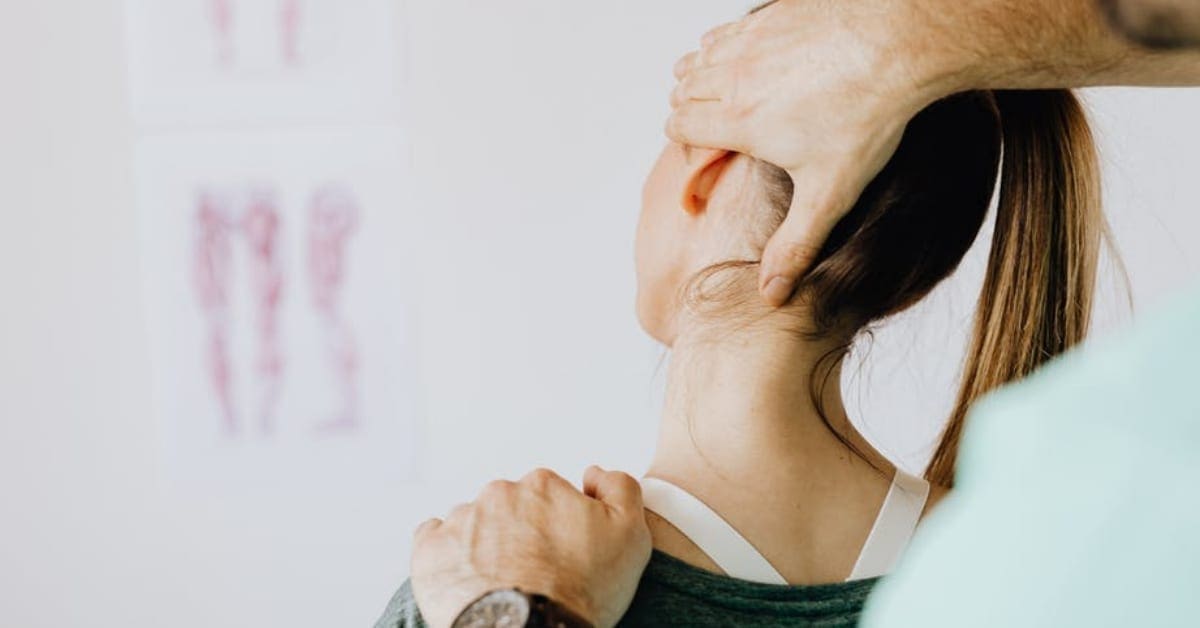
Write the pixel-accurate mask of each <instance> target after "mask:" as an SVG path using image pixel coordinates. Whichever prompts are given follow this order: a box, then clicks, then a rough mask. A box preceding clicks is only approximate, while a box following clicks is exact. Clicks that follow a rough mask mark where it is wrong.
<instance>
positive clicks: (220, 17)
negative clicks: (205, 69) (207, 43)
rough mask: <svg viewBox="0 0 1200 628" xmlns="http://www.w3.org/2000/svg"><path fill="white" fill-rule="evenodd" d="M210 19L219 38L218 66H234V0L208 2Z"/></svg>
mask: <svg viewBox="0 0 1200 628" xmlns="http://www.w3.org/2000/svg"><path fill="white" fill-rule="evenodd" d="M208 12H209V19H211V20H212V24H213V30H214V31H216V36H217V37H216V38H217V64H218V65H220V66H221V67H225V68H227V67H229V66H230V65H232V64H233V0H208Z"/></svg>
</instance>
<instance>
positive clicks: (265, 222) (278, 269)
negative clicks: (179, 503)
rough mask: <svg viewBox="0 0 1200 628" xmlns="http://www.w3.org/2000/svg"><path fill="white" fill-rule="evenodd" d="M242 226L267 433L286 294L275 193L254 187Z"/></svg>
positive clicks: (280, 363) (279, 371)
mask: <svg viewBox="0 0 1200 628" xmlns="http://www.w3.org/2000/svg"><path fill="white" fill-rule="evenodd" d="M241 230H242V234H243V235H244V237H245V238H246V243H247V244H248V245H249V250H250V260H249V263H250V280H251V288H252V293H253V296H252V299H253V307H254V318H255V322H254V329H255V332H256V333H255V336H256V355H255V363H254V373H255V376H256V384H257V386H256V394H257V398H256V405H257V408H256V409H257V414H258V417H257V418H258V421H259V427H260V428H261V429H262V431H263V433H264V434H270V433H272V432H273V431H274V428H275V406H276V404H277V402H278V399H279V392H280V388H281V385H282V381H283V367H284V359H283V354H282V350H281V348H280V341H279V307H280V303H281V299H282V296H283V280H284V277H283V262H282V259H281V257H280V218H279V209H278V206H277V204H276V201H275V195H274V193H273V192H272V191H271V190H270V189H269V188H265V187H256V188H252V189H251V190H250V191H249V196H248V198H247V201H246V206H245V209H244V211H243V214H242V217H241Z"/></svg>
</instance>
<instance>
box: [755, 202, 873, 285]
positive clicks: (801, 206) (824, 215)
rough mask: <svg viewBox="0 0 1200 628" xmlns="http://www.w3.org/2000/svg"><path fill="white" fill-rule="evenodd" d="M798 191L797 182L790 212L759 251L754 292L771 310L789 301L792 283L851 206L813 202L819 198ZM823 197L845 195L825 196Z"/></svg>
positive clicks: (802, 272) (806, 268)
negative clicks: (756, 290)
mask: <svg viewBox="0 0 1200 628" xmlns="http://www.w3.org/2000/svg"><path fill="white" fill-rule="evenodd" d="M802 189H804V188H803V187H802V184H801V182H800V181H797V182H796V184H795V190H796V193H795V194H794V195H793V197H792V206H791V209H789V210H788V213H787V216H786V217H785V218H784V220H783V224H782V225H779V228H778V229H777V230H776V231H775V234H774V235H772V236H771V239H770V240H768V241H767V247H766V249H765V250H764V251H763V259H762V266H761V267H760V269H759V277H758V290H759V293H761V294H762V296H763V298H764V299H766V300H767V302H768V303H769V304H771V305H772V306H774V307H779V306H781V305H784V304H786V303H787V302H788V301H790V300H791V298H792V294H793V293H794V292H795V290H796V284H797V283H798V282H799V281H800V278H801V277H803V276H804V274H805V273H806V272H808V270H809V268H810V267H811V266H812V265H813V263H814V262H815V261H816V259H817V256H818V255H819V254H820V253H821V247H823V246H825V240H827V239H828V238H829V233H830V232H831V231H833V228H834V227H835V226H836V225H837V223H838V221H840V220H841V219H842V217H843V216H845V215H846V213H847V212H848V211H849V210H850V205H851V203H846V202H843V201H833V200H816V199H817V198H820V197H819V196H813V195H802V194H801V190H802ZM824 198H827V199H828V198H845V196H843V195H832V194H826V195H824Z"/></svg>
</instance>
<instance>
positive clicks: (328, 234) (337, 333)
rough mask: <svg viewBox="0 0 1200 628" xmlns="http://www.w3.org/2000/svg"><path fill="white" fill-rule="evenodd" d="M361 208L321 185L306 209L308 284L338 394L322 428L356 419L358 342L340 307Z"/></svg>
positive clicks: (352, 422) (336, 189)
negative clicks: (334, 405)
mask: <svg viewBox="0 0 1200 628" xmlns="http://www.w3.org/2000/svg"><path fill="white" fill-rule="evenodd" d="M358 213H359V212H358V205H357V203H356V202H355V200H354V197H353V196H352V195H351V194H350V192H349V190H347V189H346V188H344V187H342V186H339V185H326V186H324V187H322V188H321V189H319V190H317V191H316V193H314V194H313V196H312V200H311V203H310V206H309V209H308V253H307V254H308V280H309V288H310V290H311V291H312V303H313V307H314V309H315V311H316V314H317V316H318V318H319V319H320V321H321V325H322V327H323V328H324V333H325V335H326V338H325V346H326V353H327V356H326V357H327V364H328V367H329V369H330V370H331V371H332V373H333V376H334V380H333V381H334V384H335V386H337V388H338V394H337V398H338V399H339V401H338V406H337V407H335V408H334V409H333V410H332V412H331V413H330V414H329V416H328V418H327V419H326V420H324V421H323V422H322V423H321V428H322V429H324V430H344V429H348V428H353V427H355V426H356V425H357V423H358V407H357V405H358V367H359V364H358V347H357V345H356V342H355V339H354V334H353V332H352V330H351V329H350V325H349V324H348V322H347V321H346V319H345V317H344V315H343V313H342V310H341V305H342V304H341V300H342V294H343V292H344V291H345V285H346V279H347V274H348V270H349V266H348V262H349V260H348V254H347V249H348V247H349V244H350V241H351V237H352V236H353V235H354V231H355V229H356V228H357V226H358Z"/></svg>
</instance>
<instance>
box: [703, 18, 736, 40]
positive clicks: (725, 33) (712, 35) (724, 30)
mask: <svg viewBox="0 0 1200 628" xmlns="http://www.w3.org/2000/svg"><path fill="white" fill-rule="evenodd" d="M747 23H748V21H747V20H745V19H741V20H738V21H736V22H728V23H725V24H722V25H720V26H718V27H716V28H713V29H712V30H710V31H708V32H707V33H704V35H702V36H701V37H700V45H701V46H705V47H707V46H711V45H713V44H715V43H717V42H719V41H721V40H722V39H725V38H727V37H729V36H730V35H734V34H736V33H740V32H742V31H744V30H745V28H746V25H747Z"/></svg>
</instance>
